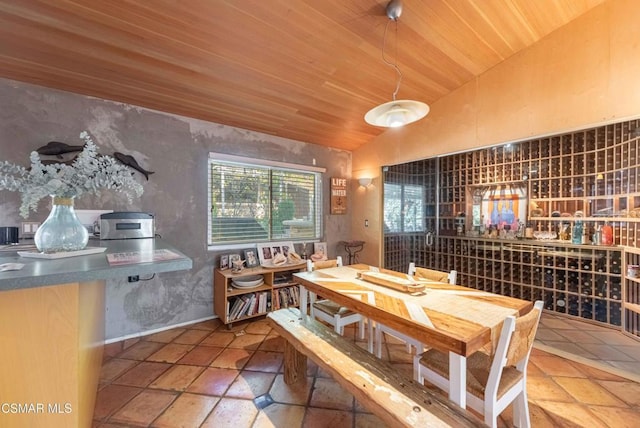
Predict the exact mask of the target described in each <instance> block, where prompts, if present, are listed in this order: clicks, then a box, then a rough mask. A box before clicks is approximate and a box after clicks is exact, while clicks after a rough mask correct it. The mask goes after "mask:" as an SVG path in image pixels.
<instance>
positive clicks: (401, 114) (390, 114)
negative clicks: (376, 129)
mask: <svg viewBox="0 0 640 428" xmlns="http://www.w3.org/2000/svg"><path fill="white" fill-rule="evenodd" d="M427 113H429V106H428V105H427V104H425V103H423V102H420V101H412V100H394V101H389V102H388V103H384V104H381V105H379V106H377V107H374V108H372V109H371V110H369V111H368V112H367V114H365V115H364V120H365V121H366V122H367V123H368V124H370V125H374V126H381V127H385V128H397V127H399V126H403V125H406V124H408V123H412V122H415V121H417V120H420V119H422V118H423V117H425V116H426V115H427Z"/></svg>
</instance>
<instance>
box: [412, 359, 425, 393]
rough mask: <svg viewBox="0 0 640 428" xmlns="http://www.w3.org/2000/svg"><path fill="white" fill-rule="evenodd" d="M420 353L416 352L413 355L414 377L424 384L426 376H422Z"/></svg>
mask: <svg viewBox="0 0 640 428" xmlns="http://www.w3.org/2000/svg"><path fill="white" fill-rule="evenodd" d="M420 357H421V355H420V354H416V355H414V356H413V379H415V381H416V382H418V383H419V384H420V385H424V377H423V376H422V372H421V370H420Z"/></svg>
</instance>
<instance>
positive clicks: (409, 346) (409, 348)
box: [406, 342, 417, 354]
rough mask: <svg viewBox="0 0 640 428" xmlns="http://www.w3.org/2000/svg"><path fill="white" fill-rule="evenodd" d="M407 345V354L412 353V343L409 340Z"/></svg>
mask: <svg viewBox="0 0 640 428" xmlns="http://www.w3.org/2000/svg"><path fill="white" fill-rule="evenodd" d="M406 345H407V354H410V353H411V344H410V343H409V342H407V343H406ZM416 352H417V350H416Z"/></svg>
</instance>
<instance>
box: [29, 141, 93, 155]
mask: <svg viewBox="0 0 640 428" xmlns="http://www.w3.org/2000/svg"><path fill="white" fill-rule="evenodd" d="M83 149H84V146H71V145H69V144H65V143H60V142H58V141H50V142H48V143H47V144H46V145H45V146H42V147H40V148H38V149H36V152H38V154H39V155H51V156H55V157H57V158H58V159H62V158H63V157H62V155H63V154H65V153H72V152H81V151H82V150H83Z"/></svg>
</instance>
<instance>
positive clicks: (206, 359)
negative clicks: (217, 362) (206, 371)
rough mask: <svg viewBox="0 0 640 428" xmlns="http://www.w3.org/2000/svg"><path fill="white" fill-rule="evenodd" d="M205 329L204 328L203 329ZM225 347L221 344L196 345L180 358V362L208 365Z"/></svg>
mask: <svg viewBox="0 0 640 428" xmlns="http://www.w3.org/2000/svg"><path fill="white" fill-rule="evenodd" d="M201 331H204V330H201ZM222 351H224V348H221V347H219V346H202V345H200V346H196V347H195V348H193V349H192V350H191V351H189V352H187V354H185V356H184V357H182V358H180V359H179V360H178V364H191V365H194V366H208V365H209V364H210V363H211V361H213V360H214V358H216V357H217V356H218V355H220V353H221V352H222Z"/></svg>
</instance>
